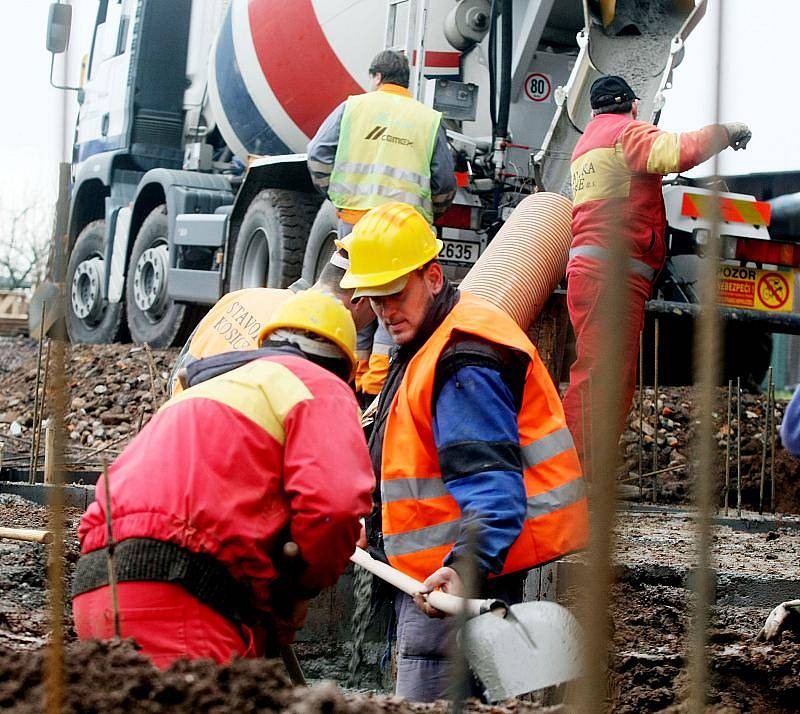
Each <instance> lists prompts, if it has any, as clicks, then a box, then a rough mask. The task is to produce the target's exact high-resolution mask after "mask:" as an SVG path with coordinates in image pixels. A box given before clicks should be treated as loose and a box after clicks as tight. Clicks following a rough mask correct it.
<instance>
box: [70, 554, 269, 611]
mask: <svg viewBox="0 0 800 714" xmlns="http://www.w3.org/2000/svg"><path fill="white" fill-rule="evenodd" d="M114 567H115V570H116V576H117V582H120V583H124V582H132V581H154V582H163V583H171V584H173V585H180V586H181V587H182V588H184V590H186V591H187V592H188V593H189V594H190V595H193V596H194V597H196V598H197V599H198V600H200V602H202V603H204V604H206V605H208V606H209V607H210V608H212V609H213V610H216V612H218V613H219V614H220V615H222V616H223V617H225V618H227V619H228V620H230V621H231V622H234V623H244V624H253V623H255V622H257V621H258V619H259V616H258V615H257V614H256V610H255V609H254V608H253V607H252V606H251V604H250V590H249V589H248V588H247V587H246V586H244V585H242V584H241V583H240V582H239V581H238V580H236V578H234V577H233V576H232V575H231V574H230V572H229V571H228V569H227V568H226V567H225V566H224V565H223V564H222V563H220V562H219V561H218V560H217V559H216V558H213V557H212V556H210V555H208V554H205V553H193V552H192V551H190V550H187V549H186V548H181V547H180V546H179V545H175V544H174V543H169V542H167V541H161V540H154V539H151V538H128V539H126V540H123V541H120V542H119V543H117V544H116V546H115V549H114ZM106 585H108V549H107V548H101V549H99V550H93V551H92V552H91V553H86V554H84V555H82V556H81V557H80V558H79V559H78V564H77V566H76V567H75V578H74V580H73V584H72V596H73V597H75V596H76V595H81V594H83V593H86V592H89V591H90V590H96V589H97V588H101V587H104V586H106Z"/></svg>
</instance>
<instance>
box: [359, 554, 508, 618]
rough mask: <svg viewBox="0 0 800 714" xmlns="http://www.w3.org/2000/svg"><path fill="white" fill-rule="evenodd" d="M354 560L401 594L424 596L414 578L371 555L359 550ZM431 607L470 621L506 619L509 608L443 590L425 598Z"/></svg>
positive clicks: (502, 604) (496, 602)
mask: <svg viewBox="0 0 800 714" xmlns="http://www.w3.org/2000/svg"><path fill="white" fill-rule="evenodd" d="M350 560H351V561H353V562H354V563H355V564H356V565H360V566H361V567H362V568H364V569H365V570H369V572H370V573H372V574H373V575H377V576H378V577H379V578H380V579H381V580H385V581H386V582H387V583H389V585H394V587H396V588H397V589H398V590H401V591H402V592H404V593H406V595H411V596H412V597H413V596H414V595H416V594H417V593H420V592H423V591H424V590H425V586H424V585H423V584H422V583H421V582H420V581H419V580H415V579H414V578H412V577H411V576H410V575H406V574H405V573H401V572H400V571H399V570H397V569H395V568H393V567H392V566H391V565H387V564H386V563H382V562H381V561H380V560H375V559H374V558H373V557H372V556H371V555H370V554H369V553H367V551H365V550H362V549H361V548H356V551H355V553H353V555H351V556H350ZM425 599H426V600H427V601H428V603H430V605H432V606H433V607H435V608H436V609H437V610H441V611H442V612H446V613H447V614H448V615H466V617H477V616H478V615H482V614H483V613H486V612H493V613H495V614H497V615H499V616H501V617H505V614H506V612H507V607H506V605H505V604H504V603H503V602H502V601H500V600H478V599H475V598H463V597H458V596H457V595H450V594H449V593H445V592H442V591H441V590H434V591H433V592H430V593H428V594H427V595H426V598H425Z"/></svg>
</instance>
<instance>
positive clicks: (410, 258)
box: [339, 201, 443, 297]
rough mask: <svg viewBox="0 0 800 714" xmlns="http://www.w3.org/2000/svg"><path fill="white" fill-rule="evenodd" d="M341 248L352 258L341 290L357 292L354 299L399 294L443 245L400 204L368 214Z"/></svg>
mask: <svg viewBox="0 0 800 714" xmlns="http://www.w3.org/2000/svg"><path fill="white" fill-rule="evenodd" d="M340 244H341V245H339V247H340V248H342V249H344V250H346V251H347V252H348V254H349V257H350V269H349V270H348V271H347V272H346V273H345V274H344V277H342V282H341V286H342V287H343V288H355V289H356V291H355V293H354V297H363V296H366V295H391V294H393V293H396V292H399V291H400V290H402V289H403V287H405V283H406V281H407V276H408V275H409V273H411V272H413V271H414V270H416V269H417V268H420V267H422V266H423V265H425V263H427V262H428V261H430V260H433V259H434V258H435V257H436V256H437V255H439V251H440V250H441V249H442V245H443V244H442V241H440V240H439V239H438V238H437V237H436V233H435V231H434V229H433V228H432V227H431V225H430V224H429V223H428V221H426V220H425V218H423V216H422V214H421V213H420V212H419V211H417V210H416V209H415V208H414V207H413V206H410V205H408V204H407V203H399V202H397V201H393V202H392V203H385V204H383V205H382V206H378V207H377V208H373V209H372V210H371V211H369V212H367V213H366V214H365V215H364V217H363V218H362V219H361V220H360V221H359V222H358V223H356V225H355V227H354V228H353V232H352V233H351V234H350V235H349V236H347V237H346V238H345V239H344V240H342V241H340Z"/></svg>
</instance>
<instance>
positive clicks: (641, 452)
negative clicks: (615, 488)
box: [638, 332, 644, 502]
mask: <svg viewBox="0 0 800 714" xmlns="http://www.w3.org/2000/svg"><path fill="white" fill-rule="evenodd" d="M638 455H639V471H638V473H639V501H640V502H641V501H643V500H644V485H643V483H642V471H643V470H644V469H643V466H644V332H640V333H639V444H638Z"/></svg>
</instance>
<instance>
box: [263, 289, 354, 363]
mask: <svg viewBox="0 0 800 714" xmlns="http://www.w3.org/2000/svg"><path fill="white" fill-rule="evenodd" d="M281 329H290V330H304V331H306V332H312V333H314V334H315V335H318V336H319V337H322V338H324V339H326V340H329V341H330V342H332V343H333V344H335V345H336V346H337V347H338V348H339V349H340V350H341V351H342V353H343V355H344V357H346V358H347V360H348V361H349V362H350V369H351V373H352V371H354V370H355V366H356V326H355V323H354V322H353V317H352V315H351V314H350V311H349V310H348V309H347V308H346V307H345V306H344V305H342V303H341V302H339V301H338V300H337V299H336V298H335V297H333V295H330V294H328V293H323V292H320V291H319V290H304V291H303V292H299V293H297V294H295V295H292V297H290V298H289V299H288V300H287V301H286V302H285V303H283V305H281V306H280V307H279V308H278V309H277V310H276V311H275V313H274V314H273V315H272V318H271V319H270V320H269V322H267V323H266V324H265V325H264V327H262V328H261V333H260V334H259V336H258V344H259V345H261V343H262V342H263V341H264V340H265V339H267V338H268V337H269V336H270V335H272V334H273V333H274V332H275V331H277V330H281Z"/></svg>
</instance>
